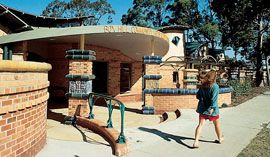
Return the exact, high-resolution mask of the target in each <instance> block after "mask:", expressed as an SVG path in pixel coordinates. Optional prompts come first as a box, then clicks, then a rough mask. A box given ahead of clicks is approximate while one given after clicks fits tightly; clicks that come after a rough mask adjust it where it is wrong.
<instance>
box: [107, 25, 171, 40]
mask: <svg viewBox="0 0 270 157" xmlns="http://www.w3.org/2000/svg"><path fill="white" fill-rule="evenodd" d="M104 33H139V34H146V35H153V36H156V37H159V38H162V39H164V40H168V37H167V36H166V35H165V34H163V33H161V32H159V31H156V30H153V29H149V28H144V27H136V26H129V27H128V26H104Z"/></svg>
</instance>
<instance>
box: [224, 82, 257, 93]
mask: <svg viewBox="0 0 270 157" xmlns="http://www.w3.org/2000/svg"><path fill="white" fill-rule="evenodd" d="M252 84H253V83H252V81H251V79H245V80H244V81H240V80H229V81H228V82H227V85H229V86H231V87H232V88H233V93H232V94H233V96H240V95H244V94H248V93H249V92H250V91H251V89H252Z"/></svg>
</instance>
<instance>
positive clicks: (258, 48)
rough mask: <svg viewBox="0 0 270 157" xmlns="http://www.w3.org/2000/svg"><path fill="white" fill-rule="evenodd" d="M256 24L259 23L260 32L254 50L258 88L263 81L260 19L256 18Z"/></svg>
mask: <svg viewBox="0 0 270 157" xmlns="http://www.w3.org/2000/svg"><path fill="white" fill-rule="evenodd" d="M258 22H259V23H260V30H259V33H258V37H257V46H256V48H255V52H256V81H255V83H256V86H257V87H258V86H260V84H261V82H262V79H263V70H262V53H261V51H262V49H261V46H262V40H261V39H262V33H261V30H262V20H261V17H259V18H258Z"/></svg>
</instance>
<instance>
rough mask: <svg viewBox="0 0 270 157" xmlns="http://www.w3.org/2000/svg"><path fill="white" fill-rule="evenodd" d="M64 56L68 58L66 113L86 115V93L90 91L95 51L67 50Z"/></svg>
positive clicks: (87, 106) (87, 109)
mask: <svg viewBox="0 0 270 157" xmlns="http://www.w3.org/2000/svg"><path fill="white" fill-rule="evenodd" d="M66 53H67V55H66V58H67V59H69V74H68V75H66V78H67V79H68V80H69V92H68V93H67V95H68V96H69V100H68V115H69V116H74V115H79V116H88V114H89V105H88V94H89V93H90V92H92V80H93V79H95V76H94V75H93V73H92V60H95V59H96V57H95V52H94V51H91V50H68V51H66Z"/></svg>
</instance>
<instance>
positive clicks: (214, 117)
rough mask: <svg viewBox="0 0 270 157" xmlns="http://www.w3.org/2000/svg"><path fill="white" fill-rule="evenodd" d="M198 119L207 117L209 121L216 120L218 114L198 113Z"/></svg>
mask: <svg viewBox="0 0 270 157" xmlns="http://www.w3.org/2000/svg"><path fill="white" fill-rule="evenodd" d="M199 118H200V119H206V120H207V119H209V120H210V121H214V120H217V119H218V118H219V115H217V116H209V115H205V114H200V116H199Z"/></svg>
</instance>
